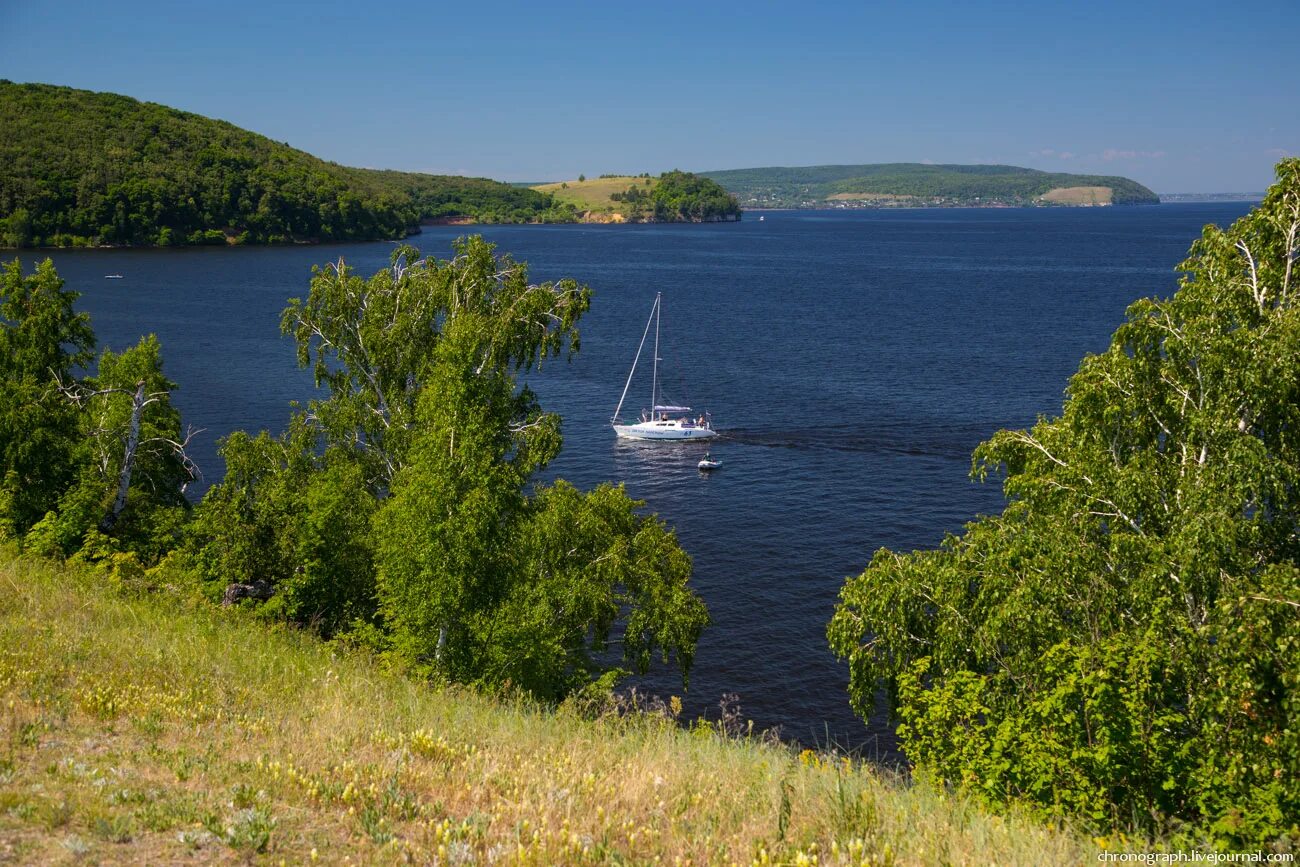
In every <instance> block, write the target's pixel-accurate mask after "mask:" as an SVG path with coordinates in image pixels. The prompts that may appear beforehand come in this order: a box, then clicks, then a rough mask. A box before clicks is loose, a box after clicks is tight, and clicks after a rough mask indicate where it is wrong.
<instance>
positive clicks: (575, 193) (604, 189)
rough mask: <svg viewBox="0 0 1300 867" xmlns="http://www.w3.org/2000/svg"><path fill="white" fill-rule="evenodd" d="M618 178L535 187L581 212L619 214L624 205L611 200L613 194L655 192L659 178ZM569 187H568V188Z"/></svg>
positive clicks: (563, 182)
mask: <svg viewBox="0 0 1300 867" xmlns="http://www.w3.org/2000/svg"><path fill="white" fill-rule="evenodd" d="M646 180H647V179H646V178H634V177H617V178H596V179H594V180H587V181H562V182H561V183H556V184H542V185H541V186H537V187H533V189H534V190H540V191H541V192H543V193H551V194H552V195H554V196H555V198H556V199H558V200H559V201H561V202H568V203H569V204H571V205H573V206H574V207H575V208H577V209H578V210H579V211H585V212H590V213H594V214H617V213H621V212H622V211H623V203H622V202H616V201H614V200H613V199H611V198H610V194H611V193H621V192H624V191H626V190H627V188H628V187H639V188H640V189H642V190H645V191H646V192H649V191H650V190H653V189H654V187H655V184H657V183H659V179H658V178H649V181H650V183H649V185H647V184H646ZM566 185H567V186H566Z"/></svg>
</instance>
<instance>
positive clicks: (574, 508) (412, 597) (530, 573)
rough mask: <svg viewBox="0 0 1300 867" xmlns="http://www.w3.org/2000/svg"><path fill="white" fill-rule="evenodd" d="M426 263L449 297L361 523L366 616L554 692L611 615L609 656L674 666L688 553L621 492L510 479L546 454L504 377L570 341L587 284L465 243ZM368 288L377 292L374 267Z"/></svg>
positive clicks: (465, 668)
mask: <svg viewBox="0 0 1300 867" xmlns="http://www.w3.org/2000/svg"><path fill="white" fill-rule="evenodd" d="M457 253H458V255H457V257H456V258H455V259H454V260H452V261H451V262H448V263H440V264H435V265H434V266H433V268H434V269H435V270H433V271H430V272H427V273H428V274H429V276H430V277H432V278H433V283H434V284H435V285H439V286H447V287H448V289H449V290H451V291H449V292H447V293H446V294H440V293H439V292H438V290H435V291H434V293H433V297H435V298H439V297H441V298H443V299H445V303H446V307H444V308H443V315H442V329H441V332H440V334H439V335H438V339H437V341H436V345H435V346H434V352H433V355H432V357H431V358H430V359H429V361H430V362H431V364H430V366H429V367H428V370H427V377H426V379H425V381H424V388H423V391H422V393H421V394H420V396H419V399H418V405H417V408H416V424H415V430H416V431H417V433H416V435H415V438H414V440H413V442H412V445H411V449H410V453H409V455H408V456H407V459H406V460H405V461H404V465H403V468H402V469H401V470H400V471H399V472H398V473H397V474H396V476H395V478H394V480H393V489H392V497H391V498H390V499H388V500H387V501H386V502H385V503H384V504H383V506H382V507H381V509H380V511H379V513H378V514H377V516H376V520H375V529H376V537H377V540H378V543H377V563H378V567H379V569H378V584H379V598H380V608H381V612H382V614H383V617H384V620H385V623H386V624H387V625H388V626H389V628H390V629H391V632H392V640H393V646H394V648H395V650H396V652H398V653H399V654H401V655H402V656H404V657H406V658H408V659H410V660H411V661H413V662H415V663H416V664H417V665H420V666H423V667H428V668H430V669H432V670H434V671H437V672H438V673H440V674H442V675H444V676H446V677H449V678H451V679H454V680H459V681H471V682H481V683H487V684H494V685H499V684H506V683H509V684H512V685H514V686H516V687H518V688H521V689H524V690H526V691H528V692H530V693H532V694H534V695H537V696H540V697H544V698H559V697H562V696H563V695H565V694H567V693H568V692H570V691H571V690H573V689H575V688H579V687H581V686H582V685H584V684H585V683H587V682H589V681H591V680H592V679H594V678H597V677H599V676H600V675H601V673H602V672H603V671H604V670H605V666H604V665H602V664H601V663H600V662H599V661H598V659H597V657H598V656H599V655H600V654H601V653H602V652H603V651H604V650H605V646H606V641H607V639H608V636H609V633H610V630H611V629H612V628H613V626H614V624H615V623H616V621H618V620H619V619H620V618H625V621H626V622H625V625H624V646H623V651H624V653H623V656H624V659H625V660H626V661H628V662H630V663H631V664H633V665H635V666H636V667H638V668H642V669H644V667H645V666H646V665H647V664H648V663H649V660H650V656H651V654H652V652H653V651H654V650H662V651H664V653H665V654H667V653H668V652H670V651H672V652H676V653H677V655H678V660H679V663H680V664H681V666H682V670H683V674H685V672H686V671H687V669H688V668H689V665H690V660H691V655H692V654H693V651H694V646H695V642H696V640H697V639H698V635H699V632H700V630H701V629H702V628H703V626H704V623H705V621H706V619H707V616H706V614H705V613H704V608H703V605H702V604H701V603H700V602H699V600H698V598H697V597H696V596H695V595H694V594H693V593H691V592H690V591H689V590H688V589H687V588H686V580H687V578H688V577H689V574H690V561H689V558H687V557H686V555H685V554H684V553H683V552H682V551H681V550H680V548H679V547H678V546H677V543H676V540H675V538H674V537H673V536H672V535H671V534H670V533H668V532H667V531H666V530H665V529H664V528H663V527H662V525H660V524H659V522H658V521H657V520H655V519H653V518H640V517H638V516H637V515H636V514H635V507H636V505H637V504H636V503H634V502H633V501H631V500H630V499H628V498H627V496H626V495H625V494H624V493H623V492H622V490H621V489H616V488H610V487H605V488H600V489H597V490H596V491H593V492H591V493H590V494H581V493H579V492H577V491H576V490H574V489H573V488H572V487H571V486H568V485H565V484H564V483H562V482H561V483H557V484H556V485H555V486H553V487H550V488H545V489H542V490H539V491H538V492H537V493H536V494H535V495H533V496H531V497H530V496H528V495H527V494H526V493H525V491H524V486H525V484H526V483H527V482H528V480H529V478H530V477H531V476H532V475H533V474H534V473H535V472H536V471H537V470H539V469H541V468H542V467H544V466H545V465H546V464H547V463H548V462H549V461H550V460H551V459H552V458H553V457H554V456H555V455H556V454H558V452H559V448H560V435H559V419H558V418H557V417H555V416H552V415H547V414H544V413H542V411H541V409H540V407H539V406H538V404H537V401H536V398H535V396H534V394H533V393H532V391H531V390H529V389H528V388H526V387H524V388H522V389H521V388H517V386H516V384H515V380H514V373H515V371H517V370H519V369H521V368H527V367H531V366H533V365H534V364H540V363H541V362H542V361H543V360H544V359H545V358H546V357H548V356H552V355H556V354H558V353H560V352H562V351H563V350H564V348H565V347H566V346H567V347H568V348H570V349H576V347H577V337H578V335H577V330H576V325H577V321H578V318H579V317H580V316H581V314H582V313H583V312H584V311H585V310H586V309H587V305H588V303H589V302H588V297H589V293H588V291H587V290H586V289H583V288H580V287H578V286H577V285H576V284H573V283H571V282H568V283H564V284H560V285H559V286H552V285H550V284H544V285H542V286H533V285H530V284H529V283H528V282H527V271H526V269H525V268H524V267H523V266H521V265H517V264H515V263H513V262H511V261H510V260H509V259H497V258H496V257H495V256H494V255H493V254H492V248H491V246H490V245H487V244H485V243H484V242H482V241H481V240H478V239H473V240H471V241H469V242H467V243H462V244H461V245H459V246H458V248H457ZM376 282H377V284H378V286H380V287H382V286H383V285H384V280H383V278H382V275H381V277H378V278H376Z"/></svg>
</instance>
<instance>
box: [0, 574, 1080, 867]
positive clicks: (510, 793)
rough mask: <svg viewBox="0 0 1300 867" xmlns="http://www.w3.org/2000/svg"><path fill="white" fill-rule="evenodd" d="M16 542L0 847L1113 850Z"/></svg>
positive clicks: (105, 851) (474, 858) (706, 730)
mask: <svg viewBox="0 0 1300 867" xmlns="http://www.w3.org/2000/svg"><path fill="white" fill-rule="evenodd" d="M0 558H2V559H0V710H2V712H3V721H2V723H0V860H4V861H10V860H16V861H17V862H19V863H72V862H76V861H85V862H94V863H146V862H147V863H195V862H213V861H217V862H231V861H240V860H243V861H248V862H252V863H270V864H276V863H289V864H295V863H310V862H320V863H364V864H372V863H377V864H385V863H433V864H480V863H503V864H570V863H577V864H585V863H592V864H606V863H608V864H619V863H665V864H765V863H787V864H987V863H999V864H1065V863H1082V862H1084V861H1093V860H1095V858H1096V851H1097V850H1096V846H1095V843H1094V841H1091V840H1088V839H1086V838H1084V837H1082V836H1080V835H1078V834H1075V833H1071V832H1069V831H1068V830H1053V829H1049V828H1046V827H1043V826H1041V825H1039V824H1036V823H1034V822H1033V821H1031V820H1029V819H1025V818H1022V817H1019V816H1016V815H1014V814H1011V815H1008V816H1005V817H999V816H994V815H990V814H988V813H986V812H983V811H981V810H980V809H978V808H977V807H975V806H974V805H973V804H971V803H969V802H967V801H966V800H964V799H962V798H960V797H955V796H953V795H951V794H949V793H945V792H942V791H938V790H935V789H932V788H930V787H927V786H925V785H923V784H920V783H907V782H903V781H901V780H897V779H893V778H891V777H889V776H887V775H885V774H882V773H881V772H879V771H876V770H873V769H871V768H869V767H866V766H863V765H861V764H859V763H856V762H852V761H849V760H847V759H845V758H844V757H840V756H835V755H827V754H818V753H813V752H808V751H805V752H802V753H801V752H799V751H797V750H795V749H792V748H790V747H786V746H782V745H777V744H770V743H769V744H764V743H761V742H759V741H757V740H754V739H742V738H735V737H727V736H726V735H725V734H724V733H722V732H719V730H718V728H717V726H716V725H708V724H698V725H696V726H693V727H689V728H683V727H681V726H679V725H675V724H673V723H672V722H670V721H669V719H668V717H669V716H670V715H671V712H670V713H669V714H668V715H658V716H655V715H632V716H627V715H624V716H617V715H608V716H605V717H603V718H599V719H595V720H591V719H587V718H584V716H583V715H580V714H579V713H577V712H576V711H573V710H571V709H567V708H561V709H560V710H558V711H550V710H547V709H545V708H542V707H539V706H536V705H533V704H529V703H526V702H521V701H516V700H510V699H494V698H489V697H484V696H481V695H478V694H475V693H473V692H470V691H467V690H463V689H459V688H435V687H431V686H429V685H427V684H426V683H424V682H420V681H417V680H414V679H410V678H408V677H404V676H402V675H400V674H397V673H393V672H389V671H385V670H384V669H383V668H382V667H381V666H379V665H378V664H377V663H376V662H374V661H373V660H372V659H370V658H368V657H366V656H364V655H361V654H353V653H349V652H345V651H342V650H340V649H339V648H338V647H336V646H332V645H330V644H326V643H323V642H321V641H320V640H319V639H317V638H314V637H312V636H310V635H309V634H307V633H305V632H302V631H299V630H296V629H292V628H287V627H268V626H267V625H265V624H264V623H262V622H260V621H257V620H255V619H253V618H252V617H231V616H230V615H229V614H228V613H220V612H218V611H217V610H215V609H213V608H211V607H209V606H208V605H207V604H206V603H192V602H189V601H187V600H186V599H185V598H183V597H181V596H179V595H176V594H174V593H170V592H168V591H167V590H166V588H154V589H153V590H152V591H150V592H144V591H143V590H142V589H141V588H133V587H130V586H125V587H124V586H122V585H120V584H119V585H114V584H112V583H110V582H109V579H107V578H105V577H104V576H103V575H102V574H101V573H98V572H95V571H89V570H86V571H79V570H77V569H74V568H71V567H59V566H52V565H46V564H44V563H39V562H34V561H29V560H20V559H17V558H15V557H13V556H12V555H8V554H4V555H0ZM670 706H671V702H670Z"/></svg>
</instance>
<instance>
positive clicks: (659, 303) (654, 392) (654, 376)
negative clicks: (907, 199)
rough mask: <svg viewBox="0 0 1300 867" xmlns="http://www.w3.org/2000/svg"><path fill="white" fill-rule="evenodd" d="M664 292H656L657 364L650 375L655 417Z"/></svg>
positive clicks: (657, 397) (651, 404)
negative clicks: (660, 322) (660, 314)
mask: <svg viewBox="0 0 1300 867" xmlns="http://www.w3.org/2000/svg"><path fill="white" fill-rule="evenodd" d="M662 298H663V293H662V292H656V293H655V366H654V372H653V373H652V374H651V375H650V417H651V418H654V414H655V407H657V406H658V405H659V308H660V307H661V306H663V301H662V300H661V299H662Z"/></svg>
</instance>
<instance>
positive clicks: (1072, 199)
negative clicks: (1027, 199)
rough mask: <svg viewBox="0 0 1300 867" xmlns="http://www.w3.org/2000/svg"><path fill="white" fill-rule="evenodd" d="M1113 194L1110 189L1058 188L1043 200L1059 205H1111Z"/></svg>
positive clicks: (1048, 193) (1043, 197)
mask: <svg viewBox="0 0 1300 867" xmlns="http://www.w3.org/2000/svg"><path fill="white" fill-rule="evenodd" d="M1113 194H1114V191H1113V190H1112V189H1111V188H1110V187H1057V188H1056V189H1054V190H1048V191H1047V192H1045V193H1043V195H1042V197H1041V198H1042V200H1043V201H1044V202H1053V203H1055V204H1058V205H1109V204H1110V203H1111V199H1112V197H1113Z"/></svg>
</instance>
